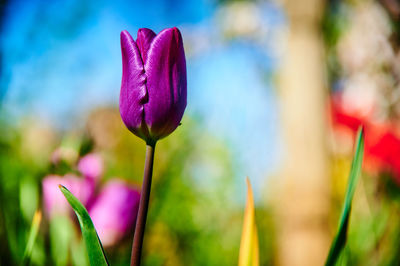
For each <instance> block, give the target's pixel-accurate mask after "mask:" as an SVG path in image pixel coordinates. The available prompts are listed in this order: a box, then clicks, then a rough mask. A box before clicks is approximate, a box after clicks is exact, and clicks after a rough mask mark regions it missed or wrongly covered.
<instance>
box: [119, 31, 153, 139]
mask: <svg viewBox="0 0 400 266" xmlns="http://www.w3.org/2000/svg"><path fill="white" fill-rule="evenodd" d="M121 51H122V84H121V93H120V98H119V111H120V114H121V118H122V121H123V122H124V123H125V125H126V127H127V128H128V129H129V130H130V131H132V132H133V133H134V134H136V135H137V136H139V137H142V138H146V137H147V136H146V132H147V129H146V125H145V124H144V123H143V112H144V107H143V105H144V103H145V102H147V99H148V98H147V96H148V95H147V90H146V75H145V71H144V67H143V61H142V58H141V55H140V52H139V49H138V47H137V45H136V43H135V41H134V40H133V39H132V36H131V35H130V34H129V32H127V31H122V32H121Z"/></svg>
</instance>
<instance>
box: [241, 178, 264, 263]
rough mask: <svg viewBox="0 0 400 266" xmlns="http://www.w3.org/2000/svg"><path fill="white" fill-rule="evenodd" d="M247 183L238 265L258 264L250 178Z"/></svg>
mask: <svg viewBox="0 0 400 266" xmlns="http://www.w3.org/2000/svg"><path fill="white" fill-rule="evenodd" d="M246 183H247V202H246V209H245V211H244V221H243V231H242V239H241V241H240V251H239V264H238V265H239V266H259V265H260V262H259V250H258V235H257V226H256V220H255V211H254V198H253V190H252V189H251V184H250V180H249V178H248V177H247V178H246Z"/></svg>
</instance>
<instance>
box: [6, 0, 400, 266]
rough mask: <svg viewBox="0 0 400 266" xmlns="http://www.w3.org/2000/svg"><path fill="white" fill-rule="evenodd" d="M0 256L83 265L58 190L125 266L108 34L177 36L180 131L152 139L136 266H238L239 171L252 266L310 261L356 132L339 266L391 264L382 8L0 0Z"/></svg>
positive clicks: (126, 229) (395, 48)
mask: <svg viewBox="0 0 400 266" xmlns="http://www.w3.org/2000/svg"><path fill="white" fill-rule="evenodd" d="M0 16H1V20H0V31H1V35H0V60H1V67H0V73H1V76H0V126H1V127H0V128H1V132H0V264H1V265H19V264H20V263H21V258H22V256H23V254H24V250H25V246H26V241H27V238H28V233H29V228H30V225H31V223H32V218H33V215H34V213H35V211H36V210H37V209H40V210H42V212H43V221H42V223H41V226H40V230H39V235H38V238H37V241H36V244H35V246H34V249H33V254H32V259H31V264H32V265H88V261H87V255H86V251H85V248H84V243H83V242H82V239H81V236H80V230H79V225H78V222H77V219H76V217H75V216H74V215H73V213H72V210H71V209H70V208H69V206H68V205H67V204H66V202H65V201H64V199H63V197H62V195H61V192H60V191H59V190H58V187H57V185H58V184H60V183H61V184H64V185H65V186H66V187H68V188H69V189H70V190H71V191H72V192H73V193H74V194H75V195H76V196H77V197H78V198H79V199H80V200H81V201H82V202H83V203H84V204H85V206H86V207H87V209H88V211H89V213H90V215H91V217H92V219H93V222H94V224H95V226H96V229H97V230H98V233H99V237H100V239H101V240H102V242H103V244H104V246H105V249H106V253H107V255H108V256H109V260H110V262H111V264H112V265H128V263H129V257H130V249H131V241H132V237H133V228H132V227H133V225H134V222H135V215H132V214H134V213H135V212H136V210H137V205H138V199H139V190H140V185H141V180H142V174H143V166H144V154H145V143H144V142H143V141H142V140H141V139H139V138H137V137H136V136H134V135H133V134H131V133H130V132H129V131H128V130H127V129H126V128H125V127H124V125H123V123H122V121H121V118H120V116H119V111H118V98H119V90H120V82H121V75H122V67H121V65H122V64H121V54H120V53H121V52H120V43H119V34H120V32H121V31H122V30H125V29H126V30H128V31H129V32H130V33H131V35H132V36H133V37H134V38H135V36H136V32H137V30H138V29H139V28H143V27H147V28H151V29H153V30H154V31H155V32H156V33H157V32H159V31H161V30H162V29H164V28H168V27H173V26H176V27H178V28H179V29H180V30H181V32H182V35H183V41H184V46H185V52H186V60H187V71H188V106H187V109H186V112H185V115H184V118H183V121H182V125H181V126H180V127H179V128H178V129H177V130H176V131H175V132H174V133H173V134H171V135H170V136H169V137H167V138H166V139H163V140H161V141H160V142H159V143H158V144H157V150H156V157H155V169H154V179H153V180H154V181H153V187H152V194H151V201H150V209H149V216H148V223H147V227H146V236H145V243H144V254H143V256H144V259H143V264H144V265H235V264H237V259H238V251H239V243H240V235H241V229H242V221H243V212H244V207H245V197H246V187H245V177H246V176H249V177H250V180H251V182H252V185H253V188H254V192H255V200H256V222H257V226H258V233H259V241H260V263H261V265H288V266H289V265H290V266H292V265H321V264H323V262H324V260H325V258H326V256H327V252H328V249H329V245H330V242H331V240H332V238H333V235H334V233H335V230H336V227H337V222H338V219H339V214H340V208H341V204H342V201H343V197H344V192H345V187H346V182H347V177H348V176H347V175H348V172H349V169H350V162H351V158H352V153H353V145H354V139H355V134H356V131H357V128H358V127H359V126H360V125H363V126H364V128H365V137H366V139H365V159H364V172H363V176H362V178H361V179H360V183H359V186H358V189H357V191H356V195H355V199H354V206H353V212H352V218H351V222H350V229H349V239H348V241H349V242H348V245H347V246H346V248H345V251H344V252H343V255H342V257H341V259H340V262H341V263H342V265H399V264H400V255H399V254H400V253H398V247H399V246H400V226H399V224H400V216H399V215H398V213H399V211H400V205H399V203H400V202H399V200H400V197H399V196H400V190H399V184H400V156H399V155H400V131H399V130H400V128H399V126H398V125H399V124H398V121H399V117H400V86H399V81H400V54H399V45H400V36H399V30H400V28H399V19H400V4H399V2H398V1H397V0H341V1H340V0H331V1H321V0H303V1H296V0H286V1H279V0H269V1H268V0H264V1H262V0H260V1H244V0H243V1H229V0H225V1H224V0H221V1H217V0H198V1H195V0H189V1H176V0H165V1H161V0H150V1H127V0H114V1H111V2H110V1H103V0H97V1H93V0H81V1H77V0H59V1H51V2H49V1H43V0H29V1H28V0H14V1H7V0H2V1H0Z"/></svg>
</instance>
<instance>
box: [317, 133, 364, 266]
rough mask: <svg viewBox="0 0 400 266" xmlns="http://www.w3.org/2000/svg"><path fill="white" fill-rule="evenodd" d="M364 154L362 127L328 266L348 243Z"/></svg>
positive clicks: (326, 263) (330, 265)
mask: <svg viewBox="0 0 400 266" xmlns="http://www.w3.org/2000/svg"><path fill="white" fill-rule="evenodd" d="M363 154H364V130H363V129H362V127H360V128H359V129H358V134H357V146H356V149H355V154H354V157H353V161H352V164H351V170H350V175H349V181H348V184H347V190H346V196H345V200H344V205H343V209H342V214H341V216H340V221H339V228H338V231H337V233H336V236H335V238H334V239H333V242H332V245H331V248H330V250H329V255H328V258H327V260H326V262H325V265H326V266H333V265H335V263H336V261H337V259H338V258H339V256H340V253H341V251H342V250H343V248H344V246H345V245H346V241H347V229H348V225H349V219H350V212H351V204H352V200H353V196H354V191H355V190H356V186H357V181H358V179H359V176H360V173H361V166H362V161H363Z"/></svg>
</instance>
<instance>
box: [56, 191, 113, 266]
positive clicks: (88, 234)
mask: <svg viewBox="0 0 400 266" xmlns="http://www.w3.org/2000/svg"><path fill="white" fill-rule="evenodd" d="M59 187H60V190H61V192H62V193H63V194H64V196H65V198H66V199H67V201H68V202H69V204H70V205H71V207H72V209H74V211H75V214H76V216H77V217H78V220H79V225H80V227H81V230H82V236H83V239H84V240H85V244H86V249H87V253H88V256H89V263H90V265H92V266H101V265H109V264H108V261H107V257H106V254H105V253H104V249H103V246H102V245H101V242H100V239H99V237H98V235H97V232H96V229H95V228H94V225H93V222H92V220H91V219H90V216H89V213H88V212H87V210H86V208H85V207H84V206H83V205H82V203H81V202H80V201H79V200H78V199H77V198H76V197H75V196H74V195H73V194H72V193H71V192H70V191H69V190H68V189H67V188H66V187H64V186H62V185H59Z"/></svg>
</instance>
